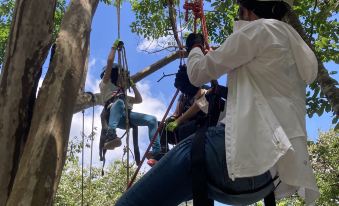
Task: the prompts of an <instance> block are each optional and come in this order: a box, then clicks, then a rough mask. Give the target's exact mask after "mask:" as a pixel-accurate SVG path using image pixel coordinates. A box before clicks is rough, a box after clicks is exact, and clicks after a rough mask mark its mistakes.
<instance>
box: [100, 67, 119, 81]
mask: <svg viewBox="0 0 339 206" xmlns="http://www.w3.org/2000/svg"><path fill="white" fill-rule="evenodd" d="M105 71H106V66H105V67H104V68H103V71H102V72H101V74H100V78H101V79H102V78H104V75H105ZM118 76H119V65H118V64H116V63H114V64H113V66H112V72H111V82H112V84H115V85H116V84H117V81H118Z"/></svg>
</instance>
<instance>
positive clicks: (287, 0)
mask: <svg viewBox="0 0 339 206" xmlns="http://www.w3.org/2000/svg"><path fill="white" fill-rule="evenodd" d="M257 1H282V2H285V3H287V4H288V5H290V6H291V7H292V6H293V0H257Z"/></svg>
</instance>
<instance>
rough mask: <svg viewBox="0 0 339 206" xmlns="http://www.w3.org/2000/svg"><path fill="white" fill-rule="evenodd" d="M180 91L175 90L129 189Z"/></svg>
mask: <svg viewBox="0 0 339 206" xmlns="http://www.w3.org/2000/svg"><path fill="white" fill-rule="evenodd" d="M178 93H179V90H178V89H177V91H176V92H175V94H174V96H173V98H172V100H171V102H170V104H169V106H168V108H167V110H166V112H165V114H164V116H163V117H162V120H161V122H160V125H159V127H158V129H157V131H156V132H155V134H154V136H153V138H152V140H151V142H150V143H149V145H148V147H147V149H146V152H145V154H144V156H143V157H142V159H141V161H140V165H139V166H138V168H137V169H136V171H135V172H134V174H133V176H132V178H131V181H130V182H129V184H128V186H127V189H128V188H130V187H131V186H132V184H133V182H134V180H135V178H136V177H137V175H138V172H139V170H140V168H141V166H142V164H143V163H144V161H145V159H146V154H147V153H148V152H149V150H150V149H151V146H152V145H153V143H154V142H155V140H156V138H157V136H158V134H159V131H160V130H161V129H162V127H163V126H164V123H165V119H166V117H167V115H168V113H169V111H170V109H171V107H172V105H173V103H174V101H175V99H176V98H177V96H178Z"/></svg>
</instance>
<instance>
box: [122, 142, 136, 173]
mask: <svg viewBox="0 0 339 206" xmlns="http://www.w3.org/2000/svg"><path fill="white" fill-rule="evenodd" d="M129 153H131V154H132V157H133V159H135V158H134V154H133V152H132V150H131V148H128V151H127V147H126V146H125V147H124V154H123V155H122V157H121V162H122V165H123V166H124V167H125V168H126V169H127V167H128V168H132V167H133V166H134V164H135V162H133V163H132V164H131V165H127V164H126V165H125V164H124V162H125V161H124V157H125V155H126V154H129Z"/></svg>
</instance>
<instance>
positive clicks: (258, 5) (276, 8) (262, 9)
mask: <svg viewBox="0 0 339 206" xmlns="http://www.w3.org/2000/svg"><path fill="white" fill-rule="evenodd" d="M238 3H239V4H240V5H241V6H243V7H245V8H246V9H248V10H250V11H252V12H253V13H254V14H255V15H257V16H258V17H259V18H265V19H277V20H281V19H282V18H283V17H284V16H285V14H286V12H287V11H288V7H289V5H288V4H287V3H285V2H283V1H257V0H238Z"/></svg>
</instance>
